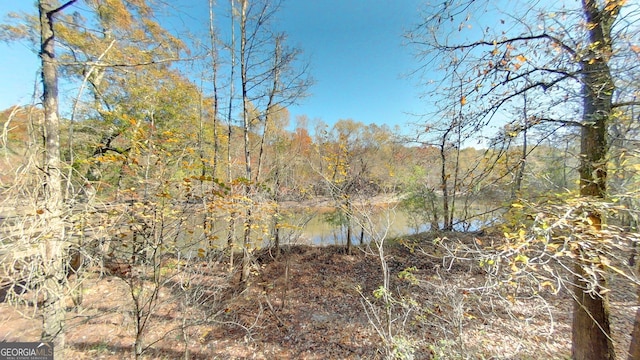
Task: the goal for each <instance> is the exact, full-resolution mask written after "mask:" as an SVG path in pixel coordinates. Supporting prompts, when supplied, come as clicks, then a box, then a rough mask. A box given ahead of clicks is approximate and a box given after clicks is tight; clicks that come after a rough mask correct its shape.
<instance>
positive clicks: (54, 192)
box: [38, 0, 74, 359]
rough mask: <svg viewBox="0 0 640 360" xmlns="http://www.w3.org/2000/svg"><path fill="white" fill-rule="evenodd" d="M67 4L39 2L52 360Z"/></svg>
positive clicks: (58, 330) (60, 234) (59, 349)
mask: <svg viewBox="0 0 640 360" xmlns="http://www.w3.org/2000/svg"><path fill="white" fill-rule="evenodd" d="M73 2H74V1H69V2H67V3H65V4H64V5H62V6H61V7H56V2H54V1H48V0H40V1H39V2H38V10H39V14H40V59H41V62H42V93H43V95H42V104H43V108H44V109H43V110H44V142H45V145H44V146H45V149H44V159H43V162H44V164H43V166H42V169H43V172H44V177H45V181H44V185H43V186H44V189H43V194H44V206H45V209H44V213H43V216H46V220H47V228H48V229H49V234H48V235H49V236H48V237H47V238H46V239H45V240H43V241H44V242H43V244H42V251H43V254H42V255H43V269H42V270H43V273H44V281H43V291H44V295H45V299H44V304H43V326H42V334H41V340H42V341H43V342H53V344H54V349H55V351H54V354H55V358H56V359H63V358H64V354H65V352H64V351H65V334H64V327H65V303H64V281H65V278H66V276H65V275H66V274H65V269H64V266H63V258H64V254H65V246H64V237H65V234H64V223H63V221H62V210H63V199H62V175H61V169H60V165H61V161H60V119H59V117H58V73H57V65H56V63H55V34H54V30H53V17H54V15H55V14H56V13H57V12H59V11H61V10H62V9H64V8H65V7H67V6H69V5H71V4H72V3H73Z"/></svg>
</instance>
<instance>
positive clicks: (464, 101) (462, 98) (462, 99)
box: [460, 96, 467, 106]
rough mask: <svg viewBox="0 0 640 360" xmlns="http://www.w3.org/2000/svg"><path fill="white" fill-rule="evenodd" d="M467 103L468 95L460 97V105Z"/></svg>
mask: <svg viewBox="0 0 640 360" xmlns="http://www.w3.org/2000/svg"><path fill="white" fill-rule="evenodd" d="M466 103H467V97H466V96H463V97H461V98H460V105H462V106H464V105H465V104H466Z"/></svg>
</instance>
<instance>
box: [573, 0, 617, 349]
mask: <svg viewBox="0 0 640 360" xmlns="http://www.w3.org/2000/svg"><path fill="white" fill-rule="evenodd" d="M582 4H583V10H584V13H585V17H586V21H587V23H588V24H589V25H590V26H589V27H588V29H589V30H588V33H589V46H588V47H587V48H588V49H589V51H588V52H587V54H585V55H584V57H583V58H582V59H581V64H582V79H583V87H582V92H583V98H584V110H583V111H584V112H583V119H582V133H581V146H580V147H581V149H580V195H581V196H583V197H585V198H593V199H602V198H604V197H605V196H606V182H607V171H606V166H607V152H608V145H607V137H606V135H607V126H608V123H609V119H610V117H611V108H612V96H613V91H614V89H615V87H614V83H613V78H612V76H611V71H610V68H609V63H608V62H609V58H610V56H611V54H612V47H611V25H612V23H613V20H614V19H615V16H616V15H617V11H618V7H617V6H614V7H613V9H609V8H610V7H609V6H607V7H606V8H605V9H603V10H600V8H599V5H598V1H596V0H583V1H582ZM589 220H590V222H591V224H592V226H593V230H595V231H594V232H596V233H597V232H598V231H599V230H600V224H601V223H602V215H601V214H600V213H598V212H597V211H593V212H592V213H590V214H589ZM583 236H589V235H587V234H583ZM591 240H593V241H598V239H597V238H594V239H591ZM584 256H588V255H586V254H585V255H584ZM586 260H587V262H589V260H594V261H596V259H590V258H587V259H586ZM582 265H584V266H589V265H586V264H580V263H578V264H577V265H576V269H575V270H576V279H575V284H576V286H575V288H574V293H575V296H576V302H575V304H574V311H573V326H572V336H573V342H572V357H573V358H574V359H576V360H587V359H594V360H595V359H615V351H614V349H613V342H612V341H611V329H610V324H609V301H608V295H607V294H606V293H605V294H599V295H594V296H591V295H590V294H587V293H585V291H584V289H583V288H582V287H581V286H580V284H582V283H584V281H583V279H585V278H588V275H587V274H586V272H585V270H584V269H583V266H582ZM597 280H598V289H599V290H601V289H605V288H606V281H605V279H604V277H603V276H599V279H597Z"/></svg>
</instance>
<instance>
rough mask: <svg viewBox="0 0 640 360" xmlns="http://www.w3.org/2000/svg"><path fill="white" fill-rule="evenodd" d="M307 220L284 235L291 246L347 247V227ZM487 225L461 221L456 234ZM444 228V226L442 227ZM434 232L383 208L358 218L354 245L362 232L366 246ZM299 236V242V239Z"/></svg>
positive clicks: (320, 219) (321, 219) (311, 217)
mask: <svg viewBox="0 0 640 360" xmlns="http://www.w3.org/2000/svg"><path fill="white" fill-rule="evenodd" d="M306 216H307V217H308V221H306V223H305V224H303V226H301V229H300V230H299V231H298V234H288V233H286V232H285V236H286V238H287V239H289V240H293V242H292V243H298V244H307V245H317V246H325V245H346V237H347V229H346V226H336V225H333V224H331V223H329V222H327V221H326V219H325V216H324V215H323V214H321V213H316V214H313V213H311V214H307V215H306ZM302 219H303V217H302V216H300V215H298V216H293V217H292V218H290V219H289V221H291V222H292V223H295V222H296V221H300V220H302ZM487 224H488V222H486V221H483V220H471V221H468V222H464V223H463V222H458V223H456V224H454V230H456V231H478V230H480V229H481V228H482V227H484V226H486V225H487ZM440 225H441V226H442V224H440ZM430 229H431V224H420V225H413V224H412V222H411V219H410V216H409V215H408V214H407V213H405V212H403V211H399V210H394V209H383V210H379V211H377V212H375V213H373V214H371V215H370V216H369V217H366V218H364V219H362V218H361V219H357V220H354V221H353V222H352V230H351V231H352V234H351V236H352V239H351V241H352V244H359V242H360V238H361V233H363V235H364V236H363V243H365V244H366V243H370V242H371V241H372V240H380V239H382V237H383V236H385V237H386V238H390V237H391V238H392V237H398V236H402V235H413V234H417V233H421V232H425V231H429V230H430ZM296 237H297V239H296Z"/></svg>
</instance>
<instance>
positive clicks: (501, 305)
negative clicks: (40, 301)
mask: <svg viewBox="0 0 640 360" xmlns="http://www.w3.org/2000/svg"><path fill="white" fill-rule="evenodd" d="M453 236H459V237H463V239H462V241H475V240H476V238H475V237H474V236H472V235H468V234H464V235H463V234H459V235H449V237H450V238H451V237H453ZM431 241H432V238H431V237H428V236H425V235H423V236H422V237H414V238H412V239H407V241H405V245H407V244H408V245H409V246H405V245H402V244H400V243H398V242H396V243H395V244H394V245H391V246H388V247H386V248H385V254H384V256H385V259H386V264H387V266H388V270H389V274H390V276H389V289H390V295H391V296H392V297H389V298H387V297H385V296H383V295H382V293H381V292H380V291H376V289H379V287H380V286H381V285H382V284H383V271H382V266H381V262H380V254H379V253H378V252H376V251H375V250H374V249H372V248H369V247H362V248H356V249H354V251H353V253H352V254H350V255H348V254H345V252H344V249H343V248H339V247H309V246H296V247H292V248H289V249H287V250H286V251H285V252H283V253H282V254H280V256H278V257H277V258H274V257H273V256H272V255H273V254H270V253H268V252H262V253H260V254H258V255H257V261H256V266H255V267H254V269H253V272H252V275H251V278H250V280H249V282H248V284H247V287H246V289H243V288H242V287H240V286H238V285H237V280H238V276H239V274H238V273H237V271H231V272H230V271H229V270H228V265H227V264H226V263H224V262H221V261H213V262H212V261H209V262H206V261H202V262H200V263H197V264H189V266H190V267H191V268H190V270H193V269H194V268H195V267H198V269H197V271H192V272H191V273H190V274H191V275H190V276H188V277H184V276H182V275H178V274H180V273H181V272H180V271H178V270H179V269H180V266H182V265H184V264H181V263H180V262H176V261H174V262H167V263H165V268H164V269H165V270H164V271H161V272H160V274H159V276H160V277H161V278H162V279H166V281H164V280H163V281H162V286H161V287H160V288H159V291H158V293H157V296H156V297H154V296H152V295H149V296H147V297H144V296H143V297H141V298H142V299H143V300H148V299H151V300H152V301H150V302H144V301H142V302H140V303H139V308H140V307H142V309H143V310H144V309H146V310H148V311H140V312H136V311H135V306H134V302H133V301H132V294H133V292H132V291H131V287H130V286H128V285H127V284H137V283H136V282H134V281H133V279H134V278H135V276H136V275H135V269H132V270H131V272H129V273H126V274H123V273H121V274H119V275H118V274H115V275H113V274H112V275H106V274H100V272H99V271H98V270H97V269H93V271H91V272H89V273H88V274H87V277H86V280H85V281H84V283H83V291H82V293H83V303H82V308H81V309H76V310H70V311H69V313H68V319H67V344H68V350H67V353H66V358H68V359H122V358H133V357H134V355H133V354H134V342H135V333H136V318H137V316H136V314H142V315H145V314H148V315H149V316H148V318H146V319H148V320H147V322H146V325H145V326H146V327H145V328H144V330H143V331H141V334H142V336H141V339H142V343H143V345H144V347H145V351H144V353H143V355H142V358H144V359H179V358H188V359H382V358H384V357H385V356H386V355H388V354H390V353H392V352H394V351H395V353H396V354H398V355H400V354H405V355H406V356H407V357H406V358H411V357H413V358H415V359H432V358H437V359H568V358H569V357H570V350H571V342H570V338H571V310H572V302H571V299H570V298H569V296H568V295H567V294H566V291H565V292H563V291H560V292H559V293H558V294H552V293H550V292H545V291H541V292H539V293H536V292H531V291H529V290H525V289H515V290H513V291H511V292H509V291H506V292H505V291H502V290H500V289H497V288H495V287H494V285H495V284H494V283H493V282H491V279H490V278H489V275H488V274H487V273H486V272H484V271H482V269H481V268H480V267H478V266H477V264H476V263H475V262H465V261H464V260H460V261H454V262H452V261H447V260H446V259H445V258H444V257H442V256H438V254H437V251H436V249H431V250H433V256H428V255H426V254H424V253H422V252H421V251H417V250H416V249H420V248H422V249H428V247H427V245H428V244H430V243H431ZM422 245H425V246H422ZM407 269H409V270H408V271H407ZM181 276H182V277H181ZM384 299H387V300H388V301H387V302H384V301H383V300H384ZM68 305H69V307H70V308H71V307H72V305H73V304H72V303H71V300H69V304H68ZM611 305H612V326H613V330H614V341H615V343H616V346H617V347H616V349H617V352H618V355H619V358H626V350H627V348H628V346H629V341H630V332H631V326H632V322H633V319H634V315H635V311H636V306H637V302H636V296H635V289H634V288H633V287H632V286H622V285H621V286H617V287H615V288H612V293H611ZM145 306H146V307H145ZM144 318H145V317H144V316H143V319H144ZM40 323H41V320H40V318H39V315H38V311H37V310H36V311H35V312H34V311H33V310H32V308H27V307H20V306H12V305H10V304H8V303H2V304H0V341H37V340H38V339H39V336H40Z"/></svg>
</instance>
